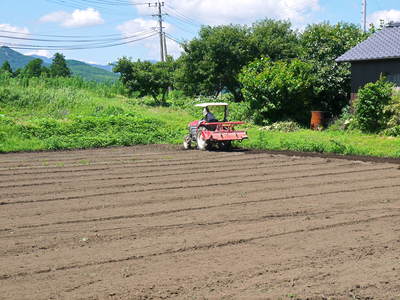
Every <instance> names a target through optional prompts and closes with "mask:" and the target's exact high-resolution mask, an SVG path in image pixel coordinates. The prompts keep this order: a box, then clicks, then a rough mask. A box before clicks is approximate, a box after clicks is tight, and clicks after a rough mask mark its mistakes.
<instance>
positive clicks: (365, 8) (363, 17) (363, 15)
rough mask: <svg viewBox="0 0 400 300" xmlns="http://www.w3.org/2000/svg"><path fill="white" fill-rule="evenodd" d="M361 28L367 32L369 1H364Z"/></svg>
mask: <svg viewBox="0 0 400 300" xmlns="http://www.w3.org/2000/svg"><path fill="white" fill-rule="evenodd" d="M361 27H362V29H363V31H364V32H367V0H362V19H361Z"/></svg>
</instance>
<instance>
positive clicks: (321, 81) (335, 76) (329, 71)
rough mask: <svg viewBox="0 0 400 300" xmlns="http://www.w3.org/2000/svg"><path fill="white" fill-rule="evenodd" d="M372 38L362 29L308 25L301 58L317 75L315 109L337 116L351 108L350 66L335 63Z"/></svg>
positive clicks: (357, 27)
mask: <svg viewBox="0 0 400 300" xmlns="http://www.w3.org/2000/svg"><path fill="white" fill-rule="evenodd" d="M368 36H369V34H368V33H363V32H362V31H361V29H360V27H359V26H357V25H354V24H348V23H338V24H336V25H330V24H329V23H320V24H314V25H309V26H308V27H307V28H306V29H305V31H304V32H303V34H302V35H301V37H300V43H301V50H300V57H301V59H303V60H306V61H309V62H311V63H312V64H313V66H314V73H315V74H316V75H317V78H318V80H317V82H316V84H315V97H314V101H313V102H314V103H313V109H315V110H327V111H330V112H332V113H333V114H335V115H337V114H339V113H340V112H341V110H342V108H343V107H344V106H346V105H347V104H348V101H349V97H350V91H351V81H350V75H351V72H350V64H348V63H344V64H343V63H342V64H338V63H336V61H335V59H336V58H338V57H339V56H341V55H342V54H344V53H345V52H346V51H348V50H350V49H351V48H353V47H354V46H355V45H357V44H358V43H360V42H361V41H363V40H365V39H366V38H367V37H368Z"/></svg>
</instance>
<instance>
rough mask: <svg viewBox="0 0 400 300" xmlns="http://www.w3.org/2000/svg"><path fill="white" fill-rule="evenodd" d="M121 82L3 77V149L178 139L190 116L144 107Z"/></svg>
mask: <svg viewBox="0 0 400 300" xmlns="http://www.w3.org/2000/svg"><path fill="white" fill-rule="evenodd" d="M124 92H125V91H124V89H123V88H122V87H121V86H120V84H119V83H115V84H102V83H95V82H87V81H84V80H81V79H79V78H55V79H52V78H33V79H19V78H9V77H6V76H2V77H0V151H1V152H7V151H19V150H39V149H67V148H89V147H105V146H111V145H121V146H122V145H134V144H151V143H177V142H180V141H181V137H182V136H183V135H184V129H185V127H186V123H187V122H188V121H189V120H190V119H191V117H190V116H189V114H187V113H185V112H183V111H177V112H168V117H166V113H165V109H163V108H146V107H144V106H140V105H138V104H137V103H135V102H134V101H132V99H129V98H127V97H125V96H124Z"/></svg>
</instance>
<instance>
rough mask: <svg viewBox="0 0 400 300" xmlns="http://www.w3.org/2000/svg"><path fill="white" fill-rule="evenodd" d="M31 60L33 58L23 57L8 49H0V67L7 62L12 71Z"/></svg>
mask: <svg viewBox="0 0 400 300" xmlns="http://www.w3.org/2000/svg"><path fill="white" fill-rule="evenodd" d="M33 59H34V58H32V57H30V56H26V55H23V54H21V53H19V52H17V51H14V50H12V49H10V48H8V47H0V65H3V63H4V62H5V61H8V62H9V63H10V65H11V68H12V69H13V70H14V71H15V70H16V69H19V68H23V67H24V66H25V65H26V64H28V63H29V62H30V61H31V60H33Z"/></svg>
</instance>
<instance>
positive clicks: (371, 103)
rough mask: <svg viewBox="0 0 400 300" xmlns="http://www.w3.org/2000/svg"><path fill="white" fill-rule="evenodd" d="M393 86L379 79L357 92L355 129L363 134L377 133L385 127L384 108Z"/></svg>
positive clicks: (385, 116) (388, 100) (388, 101)
mask: <svg viewBox="0 0 400 300" xmlns="http://www.w3.org/2000/svg"><path fill="white" fill-rule="evenodd" d="M392 93H393V84H392V83H389V82H387V81H386V80H385V79H384V78H381V79H380V80H378V81H377V82H375V83H368V84H367V85H365V86H364V87H363V88H361V89H360V90H359V91H358V99H357V101H356V104H355V108H356V111H355V120H356V122H357V127H358V128H359V129H360V130H362V131H364V132H371V133H373V132H379V131H381V130H382V129H384V128H385V127H386V123H387V121H388V120H387V115H385V112H384V110H385V107H386V106H387V105H388V104H389V103H390V100H391V97H392Z"/></svg>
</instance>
